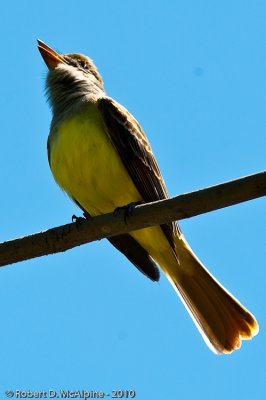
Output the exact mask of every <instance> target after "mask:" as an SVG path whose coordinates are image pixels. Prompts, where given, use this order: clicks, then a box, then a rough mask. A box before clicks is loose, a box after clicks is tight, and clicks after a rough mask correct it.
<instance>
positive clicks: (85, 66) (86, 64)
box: [80, 61, 88, 69]
mask: <svg viewBox="0 0 266 400" xmlns="http://www.w3.org/2000/svg"><path fill="white" fill-rule="evenodd" d="M80 66H81V67H82V68H83V69H88V63H87V62H86V61H80Z"/></svg>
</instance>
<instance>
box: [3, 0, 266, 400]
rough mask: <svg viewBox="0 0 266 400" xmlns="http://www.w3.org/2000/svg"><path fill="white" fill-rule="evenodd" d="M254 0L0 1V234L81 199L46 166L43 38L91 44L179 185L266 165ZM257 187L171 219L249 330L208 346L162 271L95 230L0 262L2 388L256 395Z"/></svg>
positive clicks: (265, 12)
mask: <svg viewBox="0 0 266 400" xmlns="http://www.w3.org/2000/svg"><path fill="white" fill-rule="evenodd" d="M265 20H266V3H265V2H264V1H255V2H250V1H245V0H242V1H237V0H236V1H233V2H232V1H228V0H225V1H223V2H213V1H202V2H198V1H170V0H168V1H154V0H153V1H151V0H147V1H145V2H143V1H140V0H135V1H129V0H128V1H122V0H120V1H114V0H113V1H98V2H95V1H94V2H92V1H79V2H70V1H66V0H65V1H56V2H54V1H51V0H47V1H46V2H45V3H43V4H40V3H39V2H33V1H27V2H8V3H7V2H2V3H1V5H0V37H1V63H0V69H1V76H2V80H1V96H0V106H1V134H0V140H1V145H0V171H1V197H0V204H1V223H0V240H1V241H4V240H7V239H11V238H15V237H19V236H23V235H27V234H31V233H34V232H38V231H41V230H45V229H48V228H51V227H54V226H57V225H60V224H64V223H68V222H70V220H71V216H72V214H74V213H76V214H78V212H79V211H78V210H77V208H76V207H75V205H74V204H72V203H71V201H70V200H69V199H68V198H67V197H66V196H65V195H64V194H63V193H62V192H61V191H60V189H59V188H58V187H57V186H56V184H55V183H54V181H53V178H52V175H51V173H50V170H49V167H48V163H47V156H46V140H47V134H48V130H49V123H50V118H51V115H50V110H49V107H48V105H47V103H46V100H45V97H44V79H45V73H46V67H45V65H44V62H43V61H42V59H41V57H40V55H39V53H38V51H37V49H36V39H37V38H40V39H42V40H44V41H45V42H46V43H48V44H49V45H50V46H52V47H54V48H55V49H57V50H58V51H61V52H81V53H85V54H87V55H89V56H90V57H91V58H92V59H93V60H94V61H95V63H96V65H97V66H98V68H99V70H100V72H101V74H102V75H103V79H104V82H105V88H106V91H107V93H108V95H110V96H112V97H114V98H115V99H116V100H117V101H119V102H121V103H122V104H123V105H125V106H126V107H127V108H128V109H129V110H130V111H131V112H132V113H133V114H134V115H135V117H136V118H137V119H138V120H139V121H140V123H141V124H142V126H143V128H144V130H145V131H146V133H147V135H148V137H149V139H150V142H151V144H152V146H153V150H154V153H155V154H156V157H157V160H158V162H159V164H160V167H161V170H162V172H163V175H164V178H165V180H166V183H167V186H168V189H169V192H170V193H171V194H172V195H176V194H179V193H183V192H188V191H191V190H194V189H197V188H201V187H205V186H208V185H212V184H216V183H219V182H222V181H226V180H230V179H234V178H237V177H240V176H243V175H247V174H251V173H255V172H258V171H261V170H263V169H265V160H266V157H265V147H266V135H265V127H266V47H265V43H266V24H265ZM265 206H266V202H265V199H258V200H255V201H252V202H248V203H245V204H242V205H237V206H234V207H231V208H227V209H224V210H220V211H216V212H213V213H209V214H206V215H203V216H199V217H196V218H193V219H191V220H187V221H183V222H181V227H182V229H183V231H184V233H185V235H186V238H187V239H188V241H189V242H190V244H191V246H192V247H193V249H194V251H195V252H196V253H197V254H198V256H199V257H200V258H201V259H202V261H203V262H204V263H205V265H206V266H207V267H208V268H209V269H210V270H211V271H212V273H213V274H214V275H215V276H216V277H217V278H218V279H219V280H220V281H221V282H222V283H223V284H224V285H225V286H226V287H227V288H228V289H229V290H230V291H231V292H232V293H233V294H234V295H235V296H236V297H237V298H239V300H241V301H242V302H243V303H244V304H245V305H246V306H247V307H248V308H249V309H250V310H251V311H252V312H253V313H254V314H255V315H256V317H257V319H258V321H259V324H260V333H259V335H258V336H257V337H256V338H255V339H254V340H252V341H251V342H245V343H243V346H242V348H241V350H240V351H237V352H235V353H234V354H232V355H230V356H220V357H217V356H215V355H213V354H212V353H211V352H210V351H209V350H208V348H207V347H206V346H205V344H204V342H203V341H202V339H201V337H200V335H199V334H198V332H197V330H196V329H195V327H194V326H193V323H192V321H191V320H190V318H189V316H188V315H187V313H186V311H185V309H184V307H183V305H182V304H181V302H180V301H179V299H178V298H177V296H176V294H175V292H174V291H173V289H172V288H171V286H170V284H169V283H168V281H167V280H166V279H165V278H164V277H162V279H161V281H160V282H159V283H158V284H153V283H151V282H149V281H148V280H147V279H145V278H144V277H143V276H142V275H141V274H140V273H139V272H138V271H137V270H135V268H134V267H133V266H131V265H130V264H129V263H128V261H127V260H126V259H125V258H124V257H123V256H121V255H120V254H119V253H118V252H117V251H116V250H115V249H113V248H112V247H111V246H110V245H109V244H108V243H107V242H106V241H101V242H97V243H92V244H90V245H86V246H82V247H79V248H76V249H74V250H71V251H68V252H66V253H63V254H57V255H53V256H49V257H43V258H39V259H34V260H30V261H27V262H23V263H20V264H17V265H13V266H9V267H5V268H2V269H1V270H0V304H1V306H0V318H1V329H0V376H1V379H0V397H1V398H5V395H4V392H5V390H8V389H10V390H47V391H48V390H49V389H54V390H57V389H65V390H73V389H76V390H77V389H79V390H82V389H85V390H99V391H100V390H103V391H105V392H109V393H111V391H112V390H113V389H125V390H126V389H134V390H135V391H136V393H137V397H136V398H137V399H140V400H144V399H145V400H146V399H153V400H162V399H179V398H180V399H194V398H199V399H202V398H204V399H213V398H215V399H216V400H219V399H225V398H228V399H236V400H238V399H241V400H246V399H248V400H250V399H255V398H262V397H263V395H264V394H265V370H266V365H265V364H266V361H265V360H266V347H265V341H266V313H265V278H266V276H265V275H266V272H265V259H266V217H265Z"/></svg>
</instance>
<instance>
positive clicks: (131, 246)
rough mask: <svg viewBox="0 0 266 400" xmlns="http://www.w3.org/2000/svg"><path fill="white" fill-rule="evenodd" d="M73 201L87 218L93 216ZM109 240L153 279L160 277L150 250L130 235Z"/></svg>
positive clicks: (156, 279)
mask: <svg viewBox="0 0 266 400" xmlns="http://www.w3.org/2000/svg"><path fill="white" fill-rule="evenodd" d="M72 199H73V201H74V202H75V203H76V204H77V206H78V207H80V208H81V210H83V211H84V213H83V214H84V216H85V218H87V219H89V218H91V215H90V214H89V213H88V212H87V211H86V210H85V209H84V208H83V207H82V205H81V204H80V203H79V202H78V201H77V200H76V199H75V198H72ZM107 239H108V240H109V242H110V243H111V244H112V245H113V246H114V247H115V248H116V249H117V250H119V251H121V253H122V254H124V255H125V256H126V257H127V259H128V260H129V261H131V262H132V264H134V265H135V267H137V268H138V270H139V271H140V272H142V273H143V274H144V275H145V276H147V278H150V279H151V280H152V281H158V280H159V279H160V271H159V269H158V267H157V265H156V264H155V262H154V261H153V259H152V258H151V257H150V255H149V254H148V252H147V251H146V250H145V249H144V248H143V247H142V246H141V245H140V244H139V243H138V242H137V241H136V240H135V239H134V238H133V237H132V236H130V235H128V234H125V235H117V236H114V237H111V238H107Z"/></svg>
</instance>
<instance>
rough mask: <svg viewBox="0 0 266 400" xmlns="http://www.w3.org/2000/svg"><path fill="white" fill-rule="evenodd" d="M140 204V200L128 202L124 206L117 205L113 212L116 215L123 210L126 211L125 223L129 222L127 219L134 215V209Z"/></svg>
mask: <svg viewBox="0 0 266 400" xmlns="http://www.w3.org/2000/svg"><path fill="white" fill-rule="evenodd" d="M139 204H141V202H140V201H133V202H132V203H129V204H127V205H126V206H122V207H117V208H116V209H115V210H114V212H113V214H114V216H115V217H116V216H118V215H119V214H120V213H121V212H124V221H125V224H126V223H127V220H128V218H129V217H131V215H133V212H134V209H135V207H136V206H138V205H139Z"/></svg>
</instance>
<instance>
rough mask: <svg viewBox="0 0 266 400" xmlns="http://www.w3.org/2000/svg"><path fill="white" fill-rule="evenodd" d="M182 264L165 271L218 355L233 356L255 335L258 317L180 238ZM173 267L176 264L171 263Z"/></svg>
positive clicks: (180, 261)
mask: <svg viewBox="0 0 266 400" xmlns="http://www.w3.org/2000/svg"><path fill="white" fill-rule="evenodd" d="M176 245H177V254H178V263H179V265H177V262H175V266H174V265H170V268H169V266H168V267H167V268H164V270H165V272H166V274H167V276H168V278H169V280H170V281H171V283H172V284H173V286H174V288H175V289H176V291H177V293H178V294H179V296H180V297H181V299H182V301H183V303H184V304H185V306H186V308H187V310H188V311H189V313H190V315H191V317H192V319H193V320H194V322H195V324H196V326H197V328H198V329H199V331H200V333H201V335H202V336H203V339H204V340H205V342H206V344H207V345H208V346H209V347H210V349H211V350H212V351H213V352H215V353H217V354H221V353H231V352H233V351H234V350H236V349H238V348H240V346H241V341H242V340H246V339H251V338H252V337H253V336H255V335H256V334H257V333H258V331H259V327H258V324H257V321H256V319H255V317H254V316H253V315H252V314H251V313H250V312H249V311H248V310H247V309H246V308H245V307H243V306H242V305H241V304H240V303H239V302H238V301H237V300H236V299H235V298H234V297H233V296H232V295H231V294H230V293H229V292H228V291H227V290H226V289H225V288H223V286H221V285H220V283H219V282H218V281H217V280H216V279H215V278H214V277H213V276H212V275H211V274H210V273H209V272H208V271H207V269H206V268H205V267H204V266H203V265H202V263H201V262H200V261H199V260H198V258H197V257H196V256H195V254H194V253H193V252H192V250H191V248H190V247H189V245H188V244H187V242H186V241H185V239H183V238H176ZM171 264H173V262H171Z"/></svg>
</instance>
